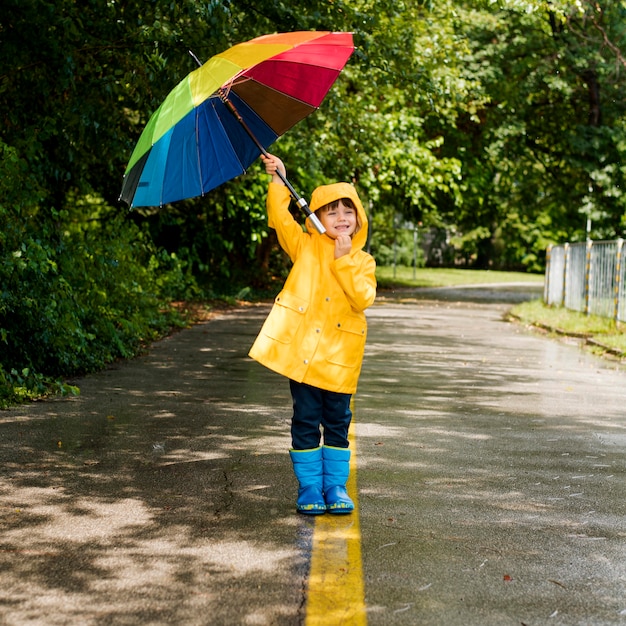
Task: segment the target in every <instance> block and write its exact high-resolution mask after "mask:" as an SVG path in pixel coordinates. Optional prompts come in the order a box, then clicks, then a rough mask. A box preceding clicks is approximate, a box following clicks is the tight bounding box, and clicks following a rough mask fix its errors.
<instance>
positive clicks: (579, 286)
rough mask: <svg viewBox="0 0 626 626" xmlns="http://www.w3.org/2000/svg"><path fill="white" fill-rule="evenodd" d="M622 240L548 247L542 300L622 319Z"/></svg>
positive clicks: (625, 313) (625, 308)
mask: <svg viewBox="0 0 626 626" xmlns="http://www.w3.org/2000/svg"><path fill="white" fill-rule="evenodd" d="M625 269H626V263H624V240H623V239H618V240H617V241H587V242H586V243H566V244H563V245H559V246H550V247H549V248H548V251H547V264H546V278H545V284H544V294H543V299H544V301H545V302H546V304H550V305H556V306H564V307H566V308H568V309H573V310H574V311H580V312H582V313H586V314H587V315H600V316H602V317H610V318H613V319H614V320H617V321H620V322H624V321H626V282H625V271H624V270H625Z"/></svg>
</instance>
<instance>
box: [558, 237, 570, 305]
mask: <svg viewBox="0 0 626 626" xmlns="http://www.w3.org/2000/svg"><path fill="white" fill-rule="evenodd" d="M568 272H569V243H566V244H565V245H564V246H563V289H561V302H559V304H558V305H557V306H565V305H566V302H567V300H566V296H567V273H568Z"/></svg>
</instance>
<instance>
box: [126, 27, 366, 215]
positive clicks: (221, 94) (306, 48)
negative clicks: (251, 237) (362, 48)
mask: <svg viewBox="0 0 626 626" xmlns="http://www.w3.org/2000/svg"><path fill="white" fill-rule="evenodd" d="M353 50H354V46H353V43H352V34H351V33H332V32H315V31H306V32H295V33H279V34H276V35H265V36H263V37H257V38H256V39H252V40H251V41H249V42H247V43H242V44H239V45H236V46H234V47H232V48H230V49H228V50H226V51H225V52H222V53H220V54H217V55H216V56H214V57H212V58H211V59H209V61H207V62H206V63H205V64H204V65H202V67H200V68H198V69H197V70H195V71H193V72H191V73H190V74H189V75H188V76H187V77H186V78H185V79H184V80H183V81H182V82H180V83H179V84H178V85H177V86H176V87H175V88H174V89H173V90H172V91H171V92H170V94H169V95H168V96H167V98H166V99H165V100H164V101H163V103H162V104H161V106H160V107H159V108H158V109H157V111H156V112H155V113H154V114H153V115H152V117H151V118H150V120H149V121H148V124H147V125H146V127H145V129H144V131H143V133H142V135H141V137H140V138H139V141H138V143H137V146H136V147H135V150H134V151H133V154H132V156H131V158H130V161H129V163H128V166H127V168H126V172H125V174H124V183H123V186H122V193H121V199H123V200H124V201H126V202H127V203H128V204H129V205H130V206H131V207H140V206H161V205H163V204H167V203H169V202H176V201H177V200H183V199H185V198H193V197H196V196H201V195H204V194H205V193H207V192H208V191H210V190H211V189H214V188H215V187H217V186H218V185H221V184H222V183H224V182H226V181H228V180H230V179H231V178H234V177H235V176H238V175H239V174H242V173H243V172H245V170H246V169H247V168H248V167H249V166H250V164H251V163H253V162H254V161H255V160H256V159H257V158H258V157H259V155H260V154H261V152H263V151H264V149H265V148H267V147H269V146H270V145H271V144H272V143H273V142H274V141H275V140H276V139H277V138H278V137H279V136H280V135H282V134H283V133H284V132H286V131H287V130H289V129H290V128H291V127H292V126H293V125H294V124H296V123H297V122H298V121H300V120H301V119H303V118H304V117H306V116H307V115H309V114H310V113H312V112H313V111H315V110H316V109H317V108H318V107H319V105H320V104H321V102H322V100H323V99H324V97H325V96H326V94H327V93H328V90H329V89H330V88H331V86H332V84H333V83H334V82H335V80H336V78H337V76H338V75H339V73H340V72H341V70H342V69H343V67H344V66H345V64H346V63H347V61H348V59H349V58H350V55H351V54H352V52H353ZM233 109H235V110H236V112H237V113H238V114H239V116H240V119H238V116H237V115H234V114H233Z"/></svg>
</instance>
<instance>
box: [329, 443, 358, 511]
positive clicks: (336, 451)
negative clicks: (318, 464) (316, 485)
mask: <svg viewBox="0 0 626 626" xmlns="http://www.w3.org/2000/svg"><path fill="white" fill-rule="evenodd" d="M322 456H323V459H324V499H325V501H326V510H327V511H328V512H329V513H335V514H338V513H339V514H341V513H352V511H353V510H354V502H352V500H351V499H350V496H349V495H348V492H347V491H346V482H348V476H349V475H350V450H348V448H334V447H332V446H323V447H322Z"/></svg>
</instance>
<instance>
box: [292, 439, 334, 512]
mask: <svg viewBox="0 0 626 626" xmlns="http://www.w3.org/2000/svg"><path fill="white" fill-rule="evenodd" d="M289 455H290V456H291V461H292V462H293V471H294V473H295V475H296V478H297V479H298V483H299V485H300V486H299V489H298V501H297V502H296V509H297V510H298V512H299V513H304V514H305V515H321V514H322V513H326V502H325V500H324V494H323V493H322V485H323V477H322V448H313V449H312V450H290V451H289Z"/></svg>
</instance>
